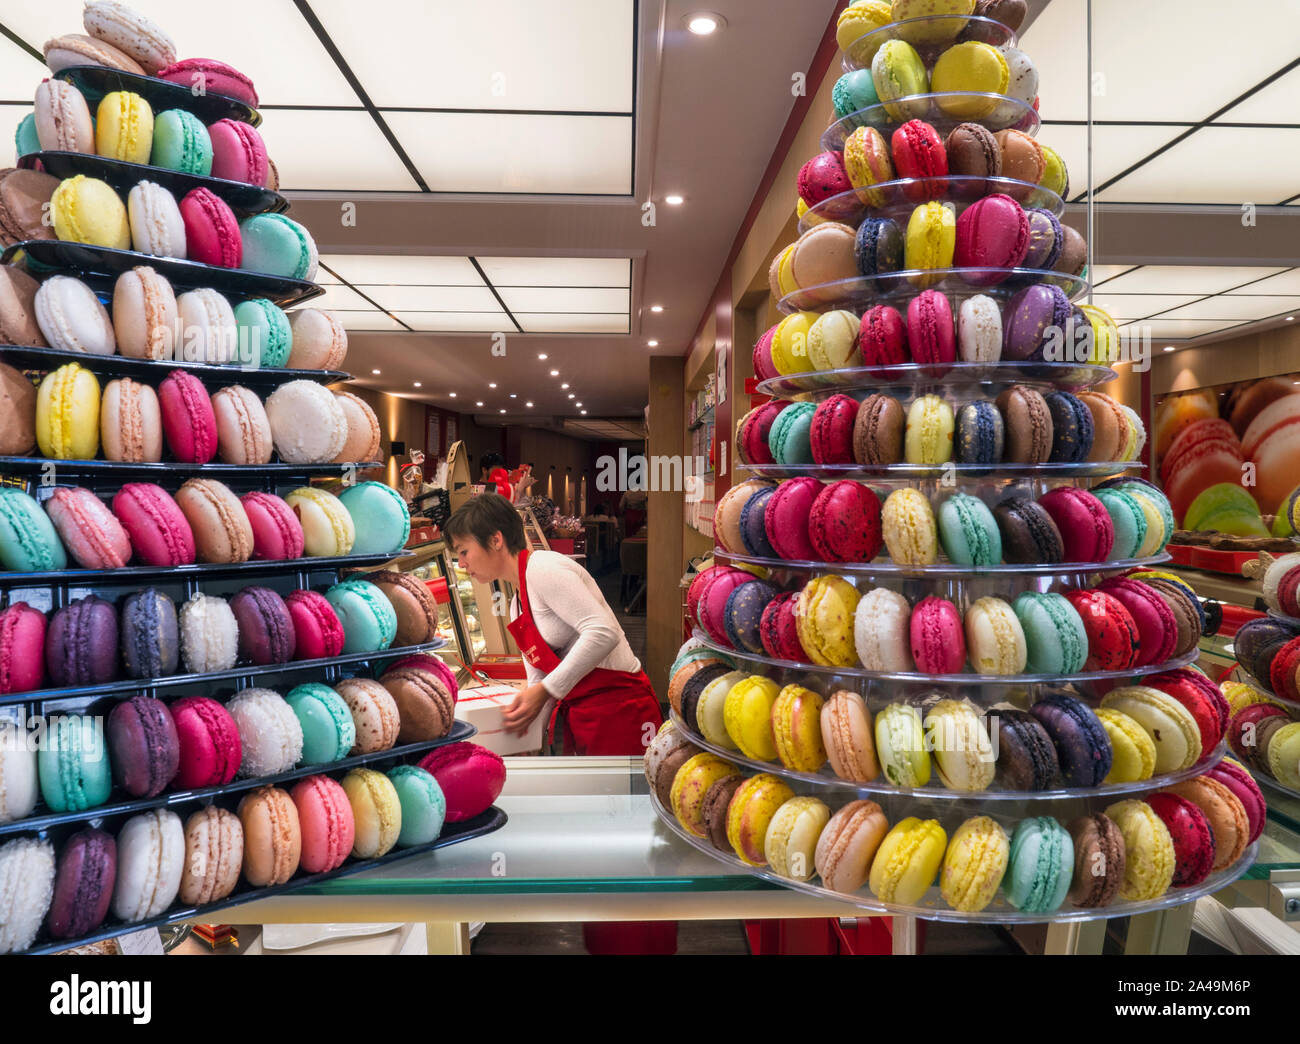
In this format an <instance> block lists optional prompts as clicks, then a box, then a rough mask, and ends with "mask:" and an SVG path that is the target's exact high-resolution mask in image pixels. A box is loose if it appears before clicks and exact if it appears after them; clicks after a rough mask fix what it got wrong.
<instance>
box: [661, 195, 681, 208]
mask: <svg viewBox="0 0 1300 1044" xmlns="http://www.w3.org/2000/svg"><path fill="white" fill-rule="evenodd" d="M664 202H665V203H667V204H668V205H669V206H670V207H680V206H681V205H682V204H683V203H685V202H686V197H685V196H679V195H677V193H675V192H674V193H673V194H672V195H671V196H664Z"/></svg>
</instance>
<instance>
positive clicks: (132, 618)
mask: <svg viewBox="0 0 1300 1044" xmlns="http://www.w3.org/2000/svg"><path fill="white" fill-rule="evenodd" d="M121 631H122V662H123V663H124V664H125V665H126V673H127V675H128V676H130V677H132V678H163V677H166V676H167V675H169V674H175V673H176V667H177V664H178V662H179V658H180V636H179V632H178V631H177V625H176V603H175V602H173V601H172V600H171V598H169V597H168V596H167V595H165V594H163V593H162V592H161V591H158V590H155V589H154V588H152V587H150V588H146V589H145V590H143V591H136V592H135V593H134V594H132V595H129V596H128V597H127V599H126V601H125V602H123V603H122V621H121Z"/></svg>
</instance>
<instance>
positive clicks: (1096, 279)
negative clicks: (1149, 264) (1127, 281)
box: [1088, 265, 1136, 289]
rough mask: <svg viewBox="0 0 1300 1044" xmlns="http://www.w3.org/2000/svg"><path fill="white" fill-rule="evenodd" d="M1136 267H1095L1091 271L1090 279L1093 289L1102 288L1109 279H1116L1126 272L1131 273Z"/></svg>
mask: <svg viewBox="0 0 1300 1044" xmlns="http://www.w3.org/2000/svg"><path fill="white" fill-rule="evenodd" d="M1135 267H1136V266H1135V265H1093V266H1092V268H1091V269H1089V273H1088V278H1089V279H1090V280H1091V281H1092V285H1093V288H1094V289H1095V288H1096V287H1098V286H1100V285H1101V284H1102V283H1104V282H1106V280H1107V279H1114V278H1115V277H1116V276H1118V275H1123V274H1124V273H1125V272H1131V271H1132V270H1133V269H1134V268H1135Z"/></svg>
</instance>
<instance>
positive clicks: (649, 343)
mask: <svg viewBox="0 0 1300 1044" xmlns="http://www.w3.org/2000/svg"><path fill="white" fill-rule="evenodd" d="M646 344H647V345H648V346H649V347H651V348H658V347H659V342H658V341H646Z"/></svg>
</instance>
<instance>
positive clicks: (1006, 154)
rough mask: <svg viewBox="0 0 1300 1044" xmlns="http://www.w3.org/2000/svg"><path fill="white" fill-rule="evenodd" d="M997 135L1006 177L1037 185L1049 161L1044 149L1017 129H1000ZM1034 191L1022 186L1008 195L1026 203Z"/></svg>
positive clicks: (1003, 173) (1010, 191) (1009, 191)
mask: <svg viewBox="0 0 1300 1044" xmlns="http://www.w3.org/2000/svg"><path fill="white" fill-rule="evenodd" d="M995 137H996V138H997V139H998V147H999V148H1000V149H1001V150H1002V176H1003V177H1004V178H1015V179H1016V180H1018V181H1027V182H1029V184H1031V185H1037V184H1038V183H1039V182H1040V181H1042V180H1043V174H1044V172H1045V171H1046V170H1047V161H1046V160H1045V159H1043V150H1042V149H1040V148H1039V147H1038V142H1036V141H1034V139H1033V138H1031V137H1030V136H1029V135H1028V134H1025V133H1023V132H1022V131H1017V130H1004V131H998V133H997V134H996V135H995ZM1033 191H1034V190H1033V189H1028V188H1020V189H1015V190H1008V192H1007V195H1009V196H1011V197H1012V198H1013V199H1015V200H1016V202H1018V203H1024V202H1025V200H1027V199H1028V198H1029V196H1030V195H1031V194H1032V193H1033Z"/></svg>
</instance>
